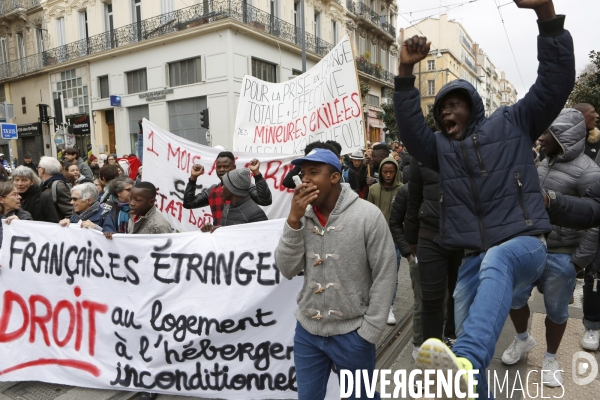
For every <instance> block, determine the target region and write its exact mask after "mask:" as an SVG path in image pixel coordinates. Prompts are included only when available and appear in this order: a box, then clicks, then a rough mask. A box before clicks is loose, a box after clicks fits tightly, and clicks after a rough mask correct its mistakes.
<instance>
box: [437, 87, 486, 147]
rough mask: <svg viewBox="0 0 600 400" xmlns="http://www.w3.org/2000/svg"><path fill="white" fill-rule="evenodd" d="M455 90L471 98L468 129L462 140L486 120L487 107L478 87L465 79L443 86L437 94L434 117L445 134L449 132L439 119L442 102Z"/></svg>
mask: <svg viewBox="0 0 600 400" xmlns="http://www.w3.org/2000/svg"><path fill="white" fill-rule="evenodd" d="M454 91H460V92H462V93H463V94H466V95H467V96H468V97H469V98H470V99H471V115H470V117H469V122H467V129H466V130H465V132H463V136H462V138H461V140H462V139H463V138H465V136H467V135H469V134H470V133H471V132H473V131H474V130H475V127H476V126H478V125H480V124H481V123H482V122H483V121H484V120H485V107H484V105H483V101H482V100H481V96H479V93H477V89H475V87H474V86H473V85H471V84H470V83H469V82H467V81H465V80H463V79H457V80H455V81H452V82H449V83H447V84H445V85H444V86H442V88H441V89H440V91H439V92H438V94H437V96H435V103H434V104H433V118H434V119H435V122H436V123H437V126H438V127H439V129H440V131H441V132H442V134H444V136H446V137H448V133H447V132H446V128H444V125H443V124H442V121H441V120H440V119H439V115H440V102H441V100H442V99H443V98H444V97H446V96H447V95H448V94H450V92H454Z"/></svg>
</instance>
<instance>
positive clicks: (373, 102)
mask: <svg viewBox="0 0 600 400" xmlns="http://www.w3.org/2000/svg"><path fill="white" fill-rule="evenodd" d="M367 104H368V105H370V106H375V107H379V97H377V96H375V95H373V94H370V93H369V94H367Z"/></svg>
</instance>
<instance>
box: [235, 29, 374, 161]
mask: <svg viewBox="0 0 600 400" xmlns="http://www.w3.org/2000/svg"><path fill="white" fill-rule="evenodd" d="M317 140H321V141H326V140H335V141H336V142H338V143H339V144H341V145H342V154H348V153H352V152H354V151H356V150H360V149H361V148H363V147H364V144H365V143H364V142H365V141H364V123H363V113H362V105H361V100H360V89H359V86H358V77H357V74H356V64H355V62H354V56H353V54H352V43H351V41H350V38H349V37H348V36H345V37H344V38H343V39H342V40H341V41H340V42H339V43H338V44H337V45H336V46H335V47H334V48H333V50H331V52H329V53H328V54H327V55H326V56H325V57H323V59H322V60H321V61H319V63H318V64H317V65H315V66H314V67H313V68H311V69H310V70H309V71H306V72H305V73H304V74H302V75H300V76H298V77H296V78H294V79H292V80H290V81H287V82H281V83H270V82H265V81H262V80H260V79H256V78H254V77H252V76H248V75H246V76H244V80H243V81H242V88H241V93H240V101H239V104H238V109H237V115H236V122H235V133H234V136H233V147H234V149H235V150H236V151H241V152H250V153H278V154H302V153H303V151H304V148H305V147H306V145H307V144H308V143H310V142H314V141H317Z"/></svg>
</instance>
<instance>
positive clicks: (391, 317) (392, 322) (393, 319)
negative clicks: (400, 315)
mask: <svg viewBox="0 0 600 400" xmlns="http://www.w3.org/2000/svg"><path fill="white" fill-rule="evenodd" d="M387 323H388V325H396V317H395V316H394V309H393V308H392V307H390V314H389V315H388V320H387Z"/></svg>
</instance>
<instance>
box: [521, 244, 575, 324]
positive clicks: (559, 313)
mask: <svg viewBox="0 0 600 400" xmlns="http://www.w3.org/2000/svg"><path fill="white" fill-rule="evenodd" d="M576 276H577V273H576V272H575V267H573V264H572V263H571V254H564V253H548V256H547V258H546V268H545V270H544V273H543V275H542V277H541V278H540V281H539V282H535V283H534V284H533V285H530V286H529V287H523V288H520V289H515V291H514V292H513V300H512V305H511V308H512V309H517V310H518V309H520V308H523V307H525V305H526V304H527V300H529V296H531V291H532V290H533V288H534V287H536V286H539V287H540V289H541V292H542V293H543V294H544V305H545V306H546V313H547V314H548V318H549V319H550V321H552V322H554V323H555V324H564V323H565V322H567V319H569V301H571V296H573V290H574V289H575V283H576ZM538 284H539V285H538Z"/></svg>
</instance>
